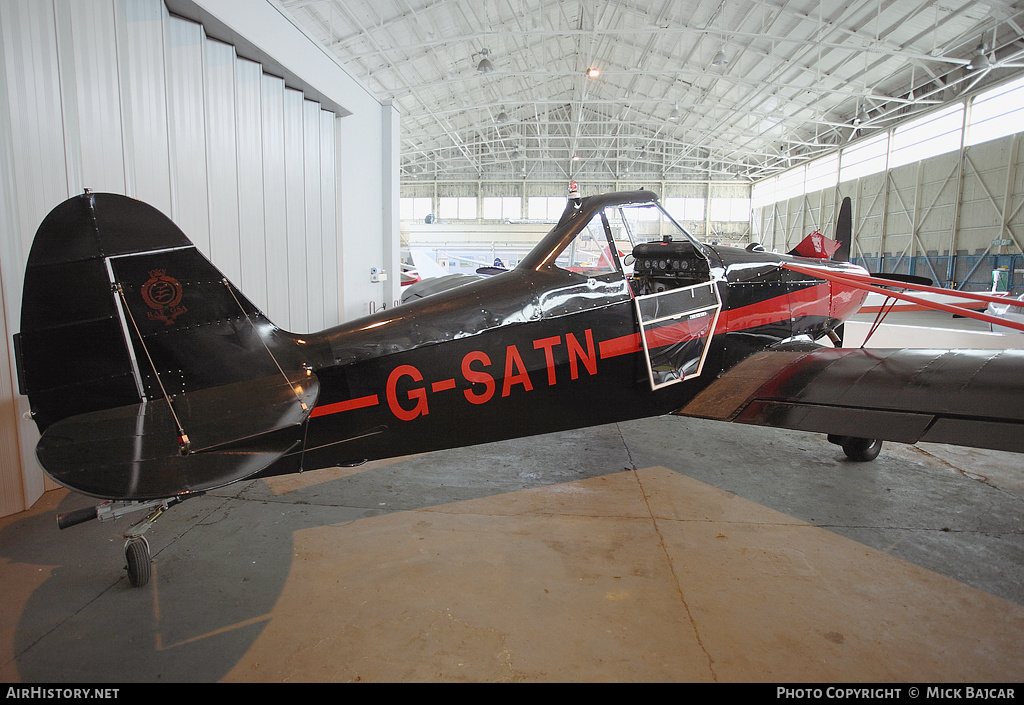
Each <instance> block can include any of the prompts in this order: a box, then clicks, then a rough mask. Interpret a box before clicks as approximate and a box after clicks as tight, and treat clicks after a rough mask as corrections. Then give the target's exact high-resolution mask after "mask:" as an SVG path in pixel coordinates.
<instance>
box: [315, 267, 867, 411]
mask: <svg viewBox="0 0 1024 705" xmlns="http://www.w3.org/2000/svg"><path fill="white" fill-rule="evenodd" d="M843 288H844V289H845V287H843ZM832 292H833V289H832V288H830V285H829V283H828V282H825V283H821V284H816V285H813V286H808V287H804V288H802V289H799V290H797V291H794V292H790V293H786V294H781V295H779V296H775V297H772V298H770V299H765V300H763V301H758V302H756V303H753V304H750V305H748V306H743V307H741V308H737V309H732V310H724V311H722V312H721V313H720V314H719V316H718V324H717V325H716V327H715V335H718V334H720V333H733V332H737V331H742V330H747V329H751V328H757V327H759V326H764V325H768V324H772V323H779V322H781V321H786V320H790V319H792V318H797V317H801V316H825V317H828V316H829V315H830V308H832V296H831V294H832ZM853 304H854V302H850V303H849V304H848V305H844V306H843V308H847V307H850V306H852V305H853ZM832 316H833V317H840V318H843V317H844V316H836V315H835V313H832ZM702 323H703V321H702V320H701V319H693V320H686V321H679V322H677V323H671V324H669V325H667V326H663V327H661V328H659V329H657V330H655V331H651V335H649V336H648V345H649V347H650V348H651V349H656V348H659V347H664V346H666V345H673V344H676V343H680V342H684V341H686V340H689V339H692V338H695V337H697V336H698V335H700V333H701V332H702V331H703V330H704V326H703V325H701V324H702ZM558 340H559V342H557V343H551V345H552V346H554V345H561V344H562V343H561V338H559V339H558ZM574 340H575V339H574ZM577 344H578V343H577ZM513 347H514V346H513ZM534 348H535V349H540V348H537V346H536V345H534ZM541 348H544V346H541ZM597 348H598V353H599V356H600V358H601V359H602V360H607V359H609V358H613V357H619V356H621V355H632V354H634V353H639V352H641V351H642V350H643V345H642V344H641V339H640V334H639V333H630V334H629V335H623V336H619V337H617V338H610V339H608V340H602V341H599V342H598V343H597ZM545 349H546V348H545ZM480 354H482V353H480ZM488 364H490V363H489V362H488ZM591 374H593V373H591ZM574 379H575V377H574ZM549 384H550V380H549ZM455 387H456V384H455V380H454V379H453V378H449V379H445V380H442V381H439V382H433V383H431V385H430V388H431V391H432V392H440V391H448V390H451V389H454V388H455ZM379 403H380V401H379V399H378V396H377V395H376V394H371V395H369V396H365V397H358V398H356V399H350V400H347V401H340V402H336V403H333V404H325V405H324V406H318V407H316V408H314V409H313V412H312V414H311V417H313V418H315V417H319V416H326V415H328V414H337V413H340V412H343V411H353V410H355V409H363V408H366V407H370V406H377V405H378V404H379Z"/></svg>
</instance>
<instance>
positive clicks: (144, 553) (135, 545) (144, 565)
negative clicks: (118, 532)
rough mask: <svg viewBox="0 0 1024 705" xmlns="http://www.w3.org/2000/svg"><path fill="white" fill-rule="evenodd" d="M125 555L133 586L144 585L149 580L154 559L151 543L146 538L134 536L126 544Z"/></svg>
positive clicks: (130, 581) (129, 577)
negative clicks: (152, 559)
mask: <svg viewBox="0 0 1024 705" xmlns="http://www.w3.org/2000/svg"><path fill="white" fill-rule="evenodd" d="M124 557H125V560H127V561H128V567H127V568H128V582H129V583H131V585H132V587H142V586H143V585H145V584H146V583H148V582H149V576H150V572H151V568H152V561H151V560H150V557H149V545H148V544H147V543H146V541H145V539H141V538H134V539H131V540H129V541H128V542H127V543H126V544H125V545H124Z"/></svg>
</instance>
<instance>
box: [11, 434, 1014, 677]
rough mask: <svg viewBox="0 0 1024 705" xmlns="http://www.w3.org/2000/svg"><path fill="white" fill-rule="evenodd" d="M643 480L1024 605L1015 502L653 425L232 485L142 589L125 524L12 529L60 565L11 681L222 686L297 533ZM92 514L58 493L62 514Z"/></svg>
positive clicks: (947, 478) (168, 519) (831, 456)
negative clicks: (609, 478) (132, 581)
mask: <svg viewBox="0 0 1024 705" xmlns="http://www.w3.org/2000/svg"><path fill="white" fill-rule="evenodd" d="M908 458H909V459H908ZM653 466H663V467H667V468H670V469H672V470H674V471H676V472H680V473H682V474H684V475H687V476H689V477H692V478H693V479H696V480H699V481H701V482H704V483H707V484H711V485H714V486H716V487H718V488H720V489H723V490H726V491H729V492H733V493H735V494H737V495H739V496H741V497H744V498H745V499H749V500H751V501H754V502H757V503H759V504H762V505H765V506H768V507H770V508H772V509H775V510H777V511H780V512H783V513H785V514H787V515H790V516H793V517H795V518H797V519H800V520H802V521H807V522H809V523H813V524H816V525H818V526H821V527H824V528H827V529H829V530H831V531H835V532H836V533H839V534H842V535H844V536H846V537H848V538H852V539H854V540H857V541H860V542H862V543H864V544H866V545H868V546H871V547H873V548H877V549H879V550H883V551H887V552H889V553H891V554H892V555H895V556H896V557H899V558H903V559H904V560H908V561H910V562H913V563H916V564H918V565H921V566H922V567H926V568H928V569H930V570H935V571H937V572H940V573H943V574H946V575H948V576H950V577H953V578H955V579H957V580H961V581H962V582H966V583H968V584H972V585H974V586H975V587H980V588H981V589H984V590H987V591H989V592H991V593H993V594H996V595H998V596H1000V597H1003V598H1004V599H1008V600H1012V601H1015V602H1017V603H1018V604H1024V588H1022V587H1021V585H1024V565H1022V563H1024V562H1022V561H1020V560H1019V557H1020V556H1021V555H1022V553H1021V552H1022V550H1024V538H1022V536H1024V531H1022V530H1021V528H1022V527H1021V521H1022V520H1021V516H1022V515H1024V512H1021V511H1020V509H1021V506H1022V498H1021V496H1020V494H1019V493H1010V492H1006V491H1003V490H1000V488H997V487H992V486H990V485H987V484H985V483H982V482H977V481H975V480H972V479H969V478H967V477H964V476H963V475H962V474H959V473H957V472H954V471H950V470H948V469H943V468H936V467H935V466H933V465H929V464H927V463H922V462H916V461H915V460H914V459H913V456H908V455H907V454H906V452H903V453H901V452H890V453H888V454H886V453H885V451H883V456H882V457H880V458H879V460H877V461H875V462H874V463H867V464H861V463H852V462H850V461H847V460H846V459H845V458H844V457H843V455H842V451H841V450H839V449H838V448H837V447H836V446H833V445H830V444H828V443H827V442H825V441H824V439H822V438H820V437H816V436H813V435H811V434H801V433H798V432H787V431H783V432H779V431H775V430H771V429H762V428H747V427H737V426H733V425H729V424H720V423H714V422H701V421H696V420H692V419H680V418H676V417H662V418H657V419H647V420H642V421H634V422H629V423H622V424H612V425H608V426H601V427H596V428H590V429H582V430H578V431H569V432H563V433H556V434H550V435H547V436H540V437H534V438H528V439H522V440H515V441H503V442H500V443H493V444H488V445H484V446H477V447H475V448H467V449H457V450H452V451H440V452H438V453H433V454H426V455H420V456H410V457H408V458H400V459H396V460H394V461H380V462H377V463H370V464H367V465H365V466H363V467H361V468H356V469H348V470H340V469H332V470H323V471H314V472H311V473H303V474H301V475H298V476H289V477H288V478H278V479H271V480H269V481H262V480H256V481H250V482H244V483H239V484H238V485H233V486H230V487H227V488H224V489H222V490H218V491H216V492H212V493H209V494H207V495H206V496H203V497H199V498H196V499H192V500H189V501H187V502H184V503H183V504H181V505H179V506H177V507H174V508H173V509H172V510H171V511H170V512H168V513H167V514H166V515H165V516H164V517H162V518H161V519H160V520H159V521H158V522H157V525H156V527H155V528H154V529H153V530H151V531H150V532H149V534H148V537H149V540H150V543H151V547H152V553H153V557H154V568H153V578H152V581H151V583H150V584H149V585H147V586H145V587H143V588H138V589H135V588H131V587H129V586H128V582H127V578H126V577H125V575H124V572H123V570H122V568H121V566H122V565H123V554H122V550H121V539H120V533H121V532H123V531H124V530H125V529H126V528H127V527H128V526H129V525H130V523H131V521H132V520H131V519H128V520H125V519H122V520H119V521H118V522H114V523H100V522H90V523H88V524H83V525H80V526H76V527H73V528H71V529H68V530H65V531H63V532H59V535H56V534H57V533H58V531H57V528H56V526H55V522H54V521H53V514H52V513H45V514H40V515H37V516H32V517H29V518H27V519H25V520H23V521H19V522H15V523H13V524H11V525H10V526H8V527H7V528H6V529H5V530H4V531H3V532H2V533H0V555H2V556H4V557H5V558H7V559H8V560H9V561H10V562H11V563H17V564H25V565H34V566H42V567H43V568H40V570H45V569H46V568H45V567H50V566H54V567H53V568H52V570H51V572H50V573H49V575H48V577H47V578H46V579H45V580H44V581H42V583H41V584H39V585H38V586H37V587H34V588H33V589H31V590H30V594H28V595H26V596H25V598H24V602H23V604H24V607H23V609H22V611H21V614H20V615H18V616H17V628H16V631H15V635H14V644H13V651H14V654H15V660H16V664H17V670H18V674H19V676H20V677H21V679H22V680H23V681H25V682H51V681H67V682H99V681H115V682H132V681H145V682H154V681H166V682H189V681H194V682H212V681H217V680H219V679H221V678H223V677H224V676H225V674H227V673H228V672H229V671H231V669H232V668H233V667H235V666H236V665H237V664H238V662H239V660H240V659H241V658H242V656H243V655H244V654H245V653H246V652H247V651H248V650H249V648H250V647H251V646H252V644H253V643H254V641H255V640H256V639H257V638H258V637H259V635H260V633H261V632H262V630H263V628H264V627H265V626H266V624H267V621H268V619H269V616H268V615H269V614H270V613H271V611H272V610H273V608H274V606H275V604H276V602H277V601H278V599H279V597H280V595H281V593H282V590H283V589H284V586H285V583H286V582H287V580H288V578H289V574H290V571H291V568H292V561H293V555H294V544H293V536H294V534H295V532H296V531H301V530H303V529H309V528H316V527H322V526H335V525H344V524H346V523H348V522H359V521H360V520H361V519H366V518H370V517H377V516H381V515H383V514H387V513H392V512H402V511H411V510H416V509H421V508H426V507H433V506H438V505H443V504H449V503H456V502H462V501H466V500H470V499H476V498H480V497H487V496H494V495H500V494H505V493H512V492H518V491H521V490H526V489H532V488H541V487H545V486H551V485H556V484H563V483H569V482H575V481H579V480H585V479H589V478H593V477H599V476H603V475H609V474H614V473H619V472H623V471H629V470H632V469H635V468H645V467H653ZM90 503H91V502H90V500H89V499H88V498H85V497H82V496H79V495H74V494H68V495H67V497H65V499H64V500H63V501H62V502H61V506H60V507H59V509H58V511H68V510H70V509H75V508H78V507H82V506H87V505H88V504H90ZM1014 555H1016V556H1017V557H1018V560H1013V556H1014ZM368 579H371V578H368ZM324 589H325V590H329V589H330V586H324ZM311 608H314V609H315V608H318V607H317V606H312V605H311Z"/></svg>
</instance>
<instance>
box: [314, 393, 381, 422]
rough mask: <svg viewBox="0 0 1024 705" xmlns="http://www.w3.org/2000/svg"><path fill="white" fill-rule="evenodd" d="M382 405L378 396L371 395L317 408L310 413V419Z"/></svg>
mask: <svg viewBox="0 0 1024 705" xmlns="http://www.w3.org/2000/svg"><path fill="white" fill-rule="evenodd" d="M378 404H380V399H379V398H378V397H377V395H376V394H370V395H368V396H365V397H357V398H356V399H347V400H345V401H339V402H335V403H333V404H324V405H323V406H317V407H315V408H314V409H313V411H312V412H310V414H309V416H310V418H316V417H317V416H326V415H328V414H338V413H341V412H342V411H352V410H353V409H365V408H366V407H368V406H377V405H378Z"/></svg>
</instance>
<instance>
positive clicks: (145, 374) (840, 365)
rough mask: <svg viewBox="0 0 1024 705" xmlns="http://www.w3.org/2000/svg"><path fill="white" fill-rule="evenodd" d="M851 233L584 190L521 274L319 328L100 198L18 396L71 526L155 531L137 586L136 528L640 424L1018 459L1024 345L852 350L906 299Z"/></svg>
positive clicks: (30, 342)
mask: <svg viewBox="0 0 1024 705" xmlns="http://www.w3.org/2000/svg"><path fill="white" fill-rule="evenodd" d="M851 231H852V226H851V218H850V204H849V200H848V199H847V201H846V202H845V203H844V205H843V208H842V209H841V212H840V218H839V222H838V224H837V230H836V235H837V239H838V240H839V252H837V253H836V254H835V255H834V256H832V257H831V258H825V257H822V256H815V257H810V258H807V257H799V256H796V255H789V254H776V253H771V252H766V251H764V249H763V248H761V247H760V246H757V245H751V246H748V247H746V248H737V247H726V246H720V245H715V246H711V245H708V244H704V243H701V242H699V241H698V240H696V239H695V238H694V237H693V236H692V235H690V234H689V233H688V232H687V231H686V230H685V229H683V228H682V227H680V226H679V225H678V224H676V223H675V222H674V221H673V220H672V218H671V217H670V216H669V215H668V214H667V213H666V212H665V211H664V210H663V209H662V208H661V206H660V205H659V202H658V199H657V197H656V196H655V195H654V194H653V193H652V192H649V191H643V190H641V191H634V192H628V193H610V194H605V195H597V196H591V197H587V198H579V197H578V196H576V195H575V194H571V195H570V198H569V199H568V201H567V205H566V209H565V211H564V213H563V215H562V217H561V218H560V220H559V221H558V223H557V224H556V225H555V226H554V228H553V229H552V230H551V231H550V232H549V233H548V234H547V235H546V236H545V237H544V238H543V239H542V240H541V241H540V242H539V243H538V244H537V246H536V247H535V248H534V249H533V251H532V252H531V253H530V254H529V255H528V256H526V257H524V258H523V259H522V260H521V262H520V263H519V265H518V266H516V267H515V268H514V269H511V270H509V271H507V272H502V273H500V274H497V275H495V276H491V277H487V278H481V279H479V280H473V281H471V282H470V283H467V284H465V285H464V286H459V287H457V288H454V289H451V290H448V291H444V292H441V293H437V294H434V295H432V296H427V297H425V298H421V299H417V300H415V301H413V302H410V303H408V304H405V305H401V306H397V307H394V308H391V309H387V310H383V311H379V312H377V313H375V314H373V315H370V316H367V317H365V318H361V319H358V320H355V321H352V322H349V323H345V324H342V325H340V326H336V327H334V328H330V329H328V330H325V331H322V332H319V333H312V334H308V335H306V334H303V335H299V334H295V333H289V332H286V331H283V330H281V329H279V328H277V327H276V326H275V325H274V324H273V323H272V322H270V321H269V320H268V319H267V318H266V316H264V315H263V314H262V313H261V312H260V311H259V310H257V308H256V307H255V306H254V305H253V304H252V303H251V302H250V301H249V300H248V299H246V298H245V296H244V295H243V294H242V293H241V292H240V291H239V290H238V289H237V288H235V286H234V285H232V284H231V283H230V282H229V281H228V280H227V279H226V278H224V276H223V275H222V274H221V273H220V272H219V271H218V270H217V269H216V267H214V266H213V265H212V264H211V263H210V262H209V261H208V260H207V259H206V258H205V257H204V256H203V255H202V254H201V253H200V252H199V251H198V250H197V249H196V247H195V246H194V245H193V244H192V243H191V242H190V241H189V240H188V238H186V237H185V235H184V234H183V233H182V232H181V231H180V230H179V229H178V227H177V226H175V225H174V223H173V222H172V221H171V220H170V219H169V218H167V217H166V216H165V215H163V214H162V213H160V212H159V211H157V210H156V209H154V208H152V207H151V206H148V205H146V204H145V203H142V202H140V201H137V200H134V199H131V198H128V197H125V196H121V195H115V194H107V193H91V192H88V191H86V192H85V193H84V194H82V195H79V196H75V197H73V198H71V199H69V200H67V201H65V202H64V203H62V204H61V205H59V206H57V207H56V208H55V209H54V210H53V211H52V212H51V213H50V214H49V215H48V216H47V217H46V218H45V220H44V221H43V223H42V224H41V226H40V227H39V230H38V232H37V234H36V237H35V242H34V244H33V246H32V250H31V253H30V255H29V260H28V264H27V269H26V274H25V285H24V297H23V302H22V319H21V332H20V333H19V334H18V335H17V336H15V345H16V352H17V367H18V375H19V383H20V389H21V392H22V393H23V394H26V395H27V396H28V398H29V402H30V405H31V416H32V418H33V420H34V421H35V422H36V424H37V425H38V428H39V430H40V432H41V434H42V435H41V438H40V440H39V442H38V445H37V449H36V453H37V457H38V459H39V462H40V464H41V465H42V467H43V469H44V470H45V471H46V472H47V473H48V474H49V475H50V476H51V477H52V478H53V479H54V480H56V481H57V482H58V483H60V484H62V485H64V486H66V487H68V488H70V489H72V490H75V491H76V492H80V493H83V494H85V495H89V496H92V497H96V498H99V499H101V500H105V501H103V502H102V503H101V504H99V505H98V506H97V507H95V508H88V509H85V510H78V511H75V512H70V513H67V514H63V515H60V516H59V517H58V524H59V526H61V528H65V527H67V526H71V525H73V524H77V523H80V522H82V521H86V520H89V519H93V518H100V519H113V518H117V517H119V516H121V515H123V514H126V513H129V512H132V511H138V510H147V511H148V512H151V513H150V514H149V515H148V516H147V517H146V518H145V519H143V520H142V521H141V522H139V523H137V524H136V525H134V526H133V527H132V529H131V530H129V532H128V533H126V534H125V536H126V539H127V540H126V544H125V551H126V557H127V560H128V574H129V579H130V581H131V583H132V584H133V585H142V584H145V583H146V581H148V579H149V575H150V557H149V548H148V545H147V544H146V542H145V538H144V537H143V536H142V533H143V532H144V531H145V530H146V529H148V528H149V527H150V526H151V525H152V523H153V521H154V520H155V519H156V517H157V516H159V515H160V514H161V513H162V512H163V511H165V510H166V509H167V508H169V507H170V506H172V505H173V504H176V503H178V502H180V501H182V500H184V499H187V498H189V497H193V496H196V495H199V494H202V493H203V492H205V491H208V490H212V489H215V488H218V487H222V486H224V485H228V484H230V483H233V482H237V481H239V480H243V479H251V478H260V477H269V476H273V475H279V474H285V473H294V472H300V471H303V470H312V469H316V468H323V467H334V466H340V465H353V464H359V463H363V462H365V461H368V460H375V459H381V458H387V457H395V456H401V455H407V454H411V453H421V452H425V451H433V450H439V449H443V448H452V447H459V446H467V445H473V444H479V443H485V442H490V441H495V440H500V439H506V438H513V437H522V436H528V435H533V434H541V433H548V432H552V431H559V430H566V429H571V428H578V427H583V426H591V425H597V424H605V423H610V422H617V421H623V420H627V419H635V418H640V417H646V416H653V415H660V414H669V413H675V414H680V415H689V416H700V417H705V418H715V419H721V420H727V421H736V422H741V423H751V424H760V425H767V426H775V427H782V428H790V429H798V430H805V431H813V432H819V433H825V434H828V435H829V440H831V441H833V442H835V443H837V444H839V445H841V446H842V447H843V450H844V452H845V453H846V454H847V455H848V456H849V457H850V458H851V459H854V460H871V459H873V458H874V457H875V456H876V455H877V454H878V452H879V449H880V447H881V442H882V441H883V440H894V441H900V442H905V443H914V442H917V441H920V440H924V441H938V442H944V443H956V444H962V445H970V446H980V447H989V448H998V449H1004V450H1013V451H1022V452H1024V434H1021V433H1020V430H1021V428H1022V423H1024V403H1022V400H1024V396H1022V395H1021V385H1022V381H1021V380H1022V379H1024V375H1022V374H1021V372H1022V371H1024V351H1015V350H1007V351H988V350H983V351H967V350H953V351H943V350H868V349H860V348H858V349H844V348H839V347H835V346H834V345H835V344H836V343H838V342H839V333H840V331H841V327H842V324H843V322H844V321H845V320H847V319H848V318H849V317H850V316H852V315H853V314H854V313H856V312H857V310H858V308H859V307H860V306H861V304H862V302H863V301H864V298H865V297H866V295H867V291H868V290H874V289H879V287H883V288H880V289H879V290H882V291H886V292H893V295H894V296H906V294H900V293H897V291H898V290H897V289H896V288H893V287H897V286H902V284H899V283H898V282H893V281H891V280H890V279H881V280H879V279H877V278H872V277H871V276H870V275H869V274H868V273H867V272H866V271H865V270H864V269H863V268H861V267H858V266H856V265H853V264H851V263H849V262H848V261H845V260H846V259H847V258H848V256H849V242H850V238H851ZM624 252H625V253H628V254H626V255H625V256H622V255H621V254H620V253H624ZM908 286H910V285H908ZM899 291H904V290H902V289H900V290H899ZM942 291H944V292H947V293H948V290H942ZM1004 301H1005V300H1004ZM971 315H974V314H971ZM978 315H983V314H978ZM829 339H831V340H832V342H830V343H829V344H827V345H826V344H824V342H825V341H828V340H829ZM819 341H822V342H819Z"/></svg>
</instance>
